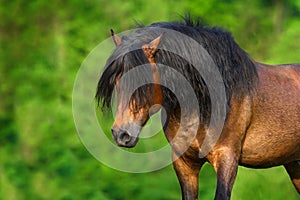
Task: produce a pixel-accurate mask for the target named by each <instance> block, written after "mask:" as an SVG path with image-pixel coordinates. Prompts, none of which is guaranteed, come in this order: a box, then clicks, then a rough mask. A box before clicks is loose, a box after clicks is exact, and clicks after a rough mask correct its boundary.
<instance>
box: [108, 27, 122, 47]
mask: <svg viewBox="0 0 300 200" xmlns="http://www.w3.org/2000/svg"><path fill="white" fill-rule="evenodd" d="M110 33H111V36H112V38H113V41H114V43H115V45H116V46H119V45H121V44H122V40H121V38H120V37H119V36H117V35H116V34H115V32H114V31H113V30H112V29H110Z"/></svg>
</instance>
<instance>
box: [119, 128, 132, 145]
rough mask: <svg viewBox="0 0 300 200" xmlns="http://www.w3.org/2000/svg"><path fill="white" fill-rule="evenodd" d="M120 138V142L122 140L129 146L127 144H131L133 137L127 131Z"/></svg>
mask: <svg viewBox="0 0 300 200" xmlns="http://www.w3.org/2000/svg"><path fill="white" fill-rule="evenodd" d="M119 138H120V140H121V141H122V142H124V143H125V144H127V143H128V142H130V140H131V136H130V135H129V134H128V133H127V132H126V131H124V132H122V133H120V136H119Z"/></svg>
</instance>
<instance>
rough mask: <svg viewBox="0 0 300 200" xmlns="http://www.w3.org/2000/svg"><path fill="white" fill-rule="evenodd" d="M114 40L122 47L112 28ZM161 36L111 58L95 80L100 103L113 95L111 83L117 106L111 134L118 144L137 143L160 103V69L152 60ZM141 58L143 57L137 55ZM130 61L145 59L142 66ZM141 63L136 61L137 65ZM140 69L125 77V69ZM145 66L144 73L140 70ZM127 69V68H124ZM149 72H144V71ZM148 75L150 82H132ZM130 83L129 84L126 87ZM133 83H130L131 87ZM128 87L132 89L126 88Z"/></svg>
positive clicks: (127, 145) (108, 102)
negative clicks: (110, 64)
mask: <svg viewBox="0 0 300 200" xmlns="http://www.w3.org/2000/svg"><path fill="white" fill-rule="evenodd" d="M112 37H113V40H114V42H115V44H116V46H117V48H121V49H122V47H120V46H122V40H121V38H119V37H118V36H117V35H115V34H114V33H113V31H112ZM160 38H161V37H157V38H156V39H154V40H152V41H151V42H150V43H147V44H143V45H141V46H140V48H139V49H138V50H135V51H133V52H128V53H126V55H125V56H124V57H123V58H122V59H119V60H118V61H113V62H112V63H113V64H112V66H107V67H106V70H105V71H104V73H103V74H102V77H101V78H100V80H99V83H98V90H97V95H96V97H97V98H98V99H103V100H104V101H103V103H104V104H106V105H108V106H109V104H110V101H111V96H112V92H113V91H112V87H111V86H112V84H113V85H114V90H115V92H116V96H117V109H116V115H115V120H114V123H113V126H112V129H111V130H112V135H113V138H114V140H115V142H116V143H117V145H119V146H122V147H134V146H135V145H136V144H137V142H138V137H139V133H140V131H141V129H142V127H143V126H144V125H145V124H146V122H147V120H148V119H149V116H150V115H151V114H153V113H155V112H157V111H158V110H159V108H160V105H161V104H162V99H163V98H162V90H161V87H160V85H159V72H158V70H157V65H156V63H155V60H154V55H155V53H156V51H157V46H158V44H159V42H160ZM137 56H138V57H143V58H137ZM133 60H144V61H145V62H146V64H144V65H142V66H130V67H126V66H128V65H133V62H132V61H133ZM140 64H142V63H138V64H137V65H140ZM135 67H136V68H139V69H140V70H137V71H140V72H136V73H135V74H134V75H133V76H132V75H131V76H128V77H127V78H124V77H125V76H126V72H128V73H129V72H130V70H128V68H131V69H135ZM145 67H146V68H147V69H146V71H147V72H146V73H145V72H143V71H141V70H142V69H145ZM126 68H127V69H126ZM147 73H148V75H145V74H147ZM149 75H150V77H151V79H152V81H151V83H147V84H145V85H142V86H141V87H139V88H135V89H134V90H132V88H134V87H136V86H134V84H135V83H136V82H135V80H133V79H139V80H141V79H143V76H149ZM129 85H131V86H129ZM132 85H133V86H132ZM128 88H131V89H128Z"/></svg>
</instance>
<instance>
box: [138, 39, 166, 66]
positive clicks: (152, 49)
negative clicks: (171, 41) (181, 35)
mask: <svg viewBox="0 0 300 200" xmlns="http://www.w3.org/2000/svg"><path fill="white" fill-rule="evenodd" d="M161 38H162V34H161V35H160V36H158V37H157V38H155V39H154V40H152V41H151V42H150V43H149V44H144V45H143V46H142V49H143V52H144V54H145V56H146V57H147V58H148V60H149V62H150V63H155V61H154V55H155V53H156V51H157V47H158V45H159V43H160V40H161Z"/></svg>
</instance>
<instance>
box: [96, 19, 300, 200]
mask: <svg viewBox="0 0 300 200" xmlns="http://www.w3.org/2000/svg"><path fill="white" fill-rule="evenodd" d="M169 32H176V33H178V34H180V37H179V36H178V34H177V35H176V34H175V36H174V34H171V33H169ZM111 35H112V38H113V41H114V43H115V45H116V48H115V50H114V51H113V53H112V54H111V56H110V57H109V59H108V60H107V63H106V66H105V68H104V70H103V73H102V75H101V76H100V79H99V81H98V85H97V88H96V90H97V91H96V95H95V98H96V100H98V105H99V106H101V107H102V109H105V108H110V107H111V101H112V98H113V95H114V91H115V92H116V98H117V102H118V103H117V108H116V116H115V120H114V123H113V126H112V129H111V131H112V137H113V139H114V140H115V142H116V144H117V145H118V146H120V147H126V148H131V147H134V146H135V145H136V144H137V142H138V137H139V133H140V131H141V129H142V127H143V126H144V125H145V123H146V122H147V120H148V119H149V117H150V115H151V114H153V113H155V112H158V110H160V109H161V108H163V109H164V110H165V114H166V122H165V124H164V126H163V130H164V134H165V136H166V138H167V140H168V142H169V143H170V145H171V149H172V155H171V156H172V159H173V163H172V164H173V167H174V170H175V172H176V175H177V177H178V180H179V184H180V186H181V193H182V199H184V200H190V199H198V175H199V171H200V169H201V167H202V166H203V164H204V163H206V162H208V163H210V164H211V165H212V166H213V168H214V170H215V172H216V175H217V187H216V192H215V199H230V197H231V191H232V187H233V184H234V182H235V178H236V175H237V170H238V166H239V165H241V166H245V167H250V168H269V167H273V166H280V165H283V166H284V167H285V169H286V171H287V173H288V175H289V176H290V179H291V181H292V183H293V184H294V186H295V188H296V190H297V192H298V193H300V123H299V122H300V101H299V99H300V65H299V64H284V65H267V64H263V63H260V62H256V61H254V60H253V59H252V58H251V57H250V56H249V55H248V54H247V53H246V52H245V51H244V50H243V49H242V48H241V47H240V46H239V45H238V44H237V43H236V41H235V40H234V38H233V36H232V35H231V33H230V32H228V31H226V30H224V29H222V28H219V27H208V26H204V25H202V24H201V22H199V21H197V20H194V19H191V18H185V19H184V21H183V22H157V23H153V24H151V25H149V26H141V27H139V28H137V29H136V30H135V31H134V32H132V33H129V34H127V35H125V36H122V37H119V36H118V35H116V34H115V33H114V32H113V31H112V30H111ZM184 37H188V38H189V39H190V41H187V40H185V41H184V39H183V38H184ZM194 43H196V44H197V45H199V46H200V48H198V47H196V46H195V44H194ZM166 46H168V48H166ZM169 49H173V50H174V49H175V50H178V51H180V52H181V53H178V52H175V51H173V50H169ZM179 54H181V55H179ZM185 56H187V57H185ZM188 58H191V59H194V61H189V60H187V59H188ZM195 61H197V62H195ZM163 66H167V67H165V68H164V67H163ZM213 66H215V69H212V68H213ZM167 69H168V70H167ZM198 69H200V70H198ZM215 70H217V73H216V74H217V75H216V76H215V75H212V74H211V72H212V71H215ZM172 71H176V73H175V72H174V73H171V72H172ZM199 71H200V72H199ZM129 72H132V73H131V76H130V78H127V79H125V80H123V77H124V76H125V75H126V74H127V73H129ZM205 73H208V75H207V74H205ZM203 74H204V75H203ZM180 77H181V78H180ZM145 80H147V81H145ZM139 81H140V82H142V83H144V84H142V86H140V87H135V85H136V84H137V83H138V82H139ZM182 81H185V82H187V85H188V86H186V87H183V86H181V85H180V84H181V82H182ZM215 85H218V86H215ZM216 88H217V89H216ZM218 88H220V90H218ZM190 89H192V90H193V92H194V93H193V94H192V96H191V93H190V92H189V91H190ZM218 91H221V92H218ZM213 94H216V95H215V97H212V95H213ZM193 95H194V96H193ZM218 95H219V96H218ZM219 97H220V98H219ZM193 99H196V101H193ZM215 102H217V103H215ZM185 104H186V105H185ZM214 110H215V111H214ZM213 112H214V113H216V114H214V116H213ZM220 115H224V116H223V117H218V116H220ZM218 127H221V129H219V131H220V134H217V131H216V130H218ZM210 136H212V137H210Z"/></svg>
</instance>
